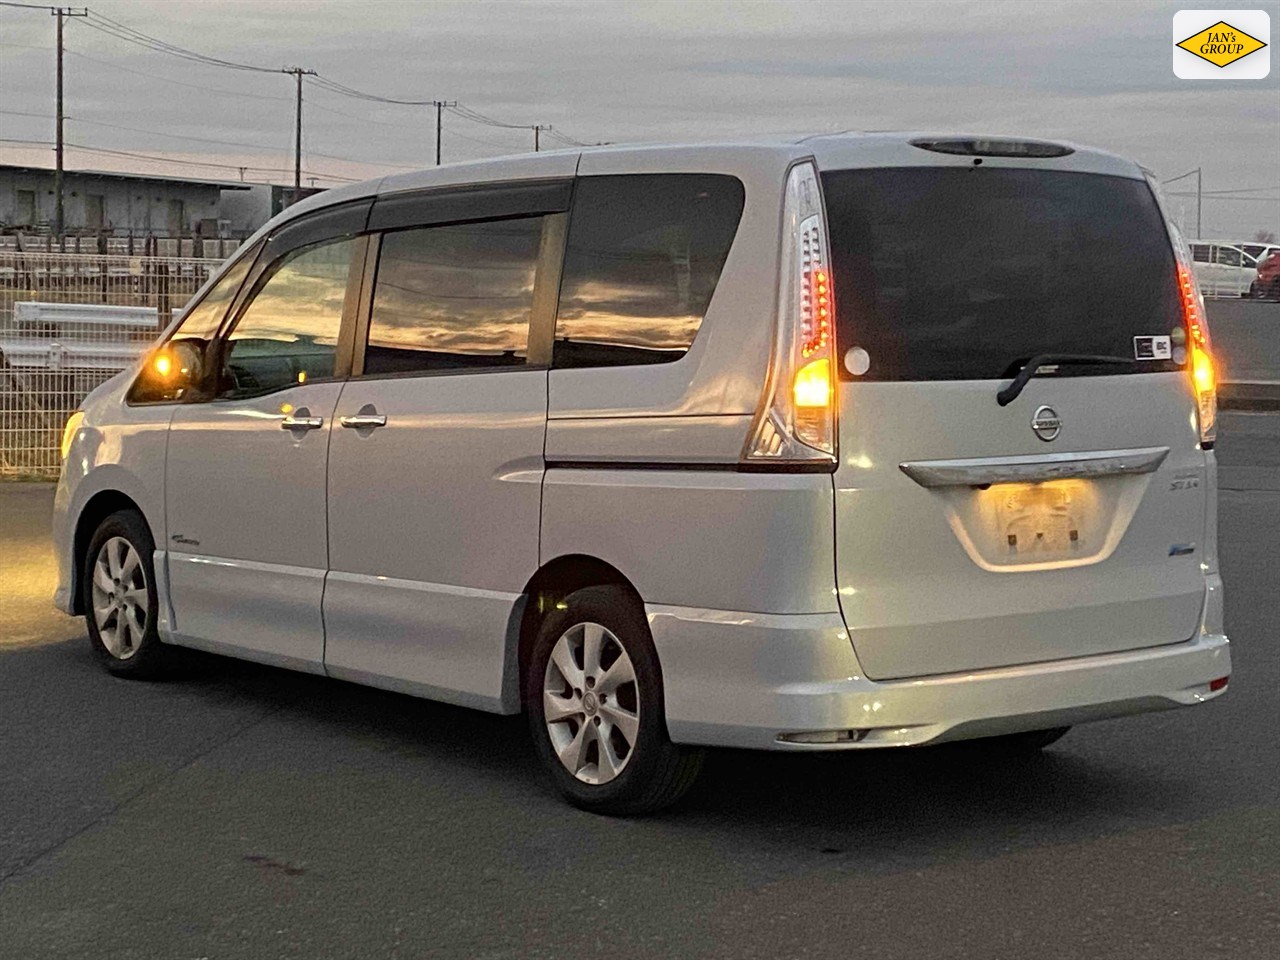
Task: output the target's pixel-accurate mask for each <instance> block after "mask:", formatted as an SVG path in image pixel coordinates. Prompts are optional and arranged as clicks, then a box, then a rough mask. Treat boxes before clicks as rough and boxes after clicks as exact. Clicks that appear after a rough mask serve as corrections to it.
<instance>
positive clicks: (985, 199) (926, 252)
mask: <svg viewBox="0 0 1280 960" xmlns="http://www.w3.org/2000/svg"><path fill="white" fill-rule="evenodd" d="M822 182H823V193H824V195H825V200H826V205H827V212H828V216H829V220H830V230H831V247H832V275H833V279H834V281H835V293H836V321H837V338H838V343H839V344H840V349H841V350H842V351H843V350H848V349H849V348H851V347H855V346H856V347H862V348H863V349H865V350H866V351H867V352H868V353H869V354H870V357H871V366H870V368H869V370H868V371H867V372H866V373H865V374H864V375H862V376H861V377H859V378H858V379H863V380H987V379H999V378H1003V377H1008V376H1012V375H1013V374H1014V373H1015V372H1016V371H1017V370H1018V369H1019V367H1020V366H1021V365H1022V364H1024V363H1026V361H1028V360H1030V359H1031V358H1032V357H1033V356H1035V355H1037V354H1041V353H1075V354H1101V355H1109V356H1120V357H1126V358H1133V357H1134V355H1135V346H1134V337H1139V336H1172V337H1174V338H1175V339H1176V338H1178V337H1180V336H1181V331H1182V313H1181V307H1180V304H1179V302H1178V286H1177V278H1176V272H1175V271H1176V268H1175V263H1174V256H1173V249H1172V247H1171V245H1170V242H1169V238H1168V234H1167V232H1166V228H1165V225H1164V221H1163V218H1162V216H1161V214H1160V211H1159V208H1158V207H1157V205H1156V201H1155V198H1154V197H1153V196H1152V194H1151V190H1150V188H1149V187H1148V186H1147V184H1146V183H1145V182H1143V181H1141V180H1130V179H1127V178H1123V177H1110V176H1099V175H1096V174H1082V173H1067V172H1060V171H1040V170H1025V169H1017V170H1014V169H1007V168H1006V169H999V168H992V167H977V168H976V167H964V168H906V169H870V170H839V171H832V172H828V173H826V174H824V175H823V178H822ZM840 369H841V376H842V377H845V378H846V379H848V378H850V377H851V374H849V373H848V371H847V370H845V369H844V365H843V364H841V365H840ZM1172 369H1180V366H1179V365H1177V364H1175V363H1173V362H1172V361H1169V360H1158V361H1144V362H1143V363H1141V364H1138V365H1135V366H1132V367H1117V366H1114V365H1106V366H1104V365H1096V366H1065V365H1064V366H1062V367H1060V368H1059V369H1058V373H1059V375H1062V376H1072V375H1088V374H1099V373H1105V374H1115V373H1117V372H1129V371H1133V372H1152V371H1159V370H1172Z"/></svg>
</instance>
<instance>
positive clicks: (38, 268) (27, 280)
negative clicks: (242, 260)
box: [0, 241, 222, 478]
mask: <svg viewBox="0 0 1280 960" xmlns="http://www.w3.org/2000/svg"><path fill="white" fill-rule="evenodd" d="M187 244H188V249H190V246H189V241H188V242H187ZM221 262H222V261H221V260H215V259H204V258H199V259H197V258H193V257H190V256H188V257H135V256H130V255H129V254H127V253H120V254H84V253H48V252H32V251H31V250H29V249H28V250H22V251H17V250H12V249H7V248H5V247H2V246H0V478H3V477H17V476H29V477H36V478H41V477H42V478H53V477H56V476H57V475H58V470H59V469H60V466H61V464H60V462H59V450H58V447H59V445H60V442H61V439H62V427H63V425H64V424H65V423H66V420H67V417H69V416H70V415H71V413H72V412H73V411H75V409H76V408H77V407H78V406H79V404H80V401H81V400H83V399H84V396H85V394H87V393H88V392H89V391H90V390H93V389H94V388H95V387H97V386H98V385H99V384H101V383H103V382H105V381H106V380H108V379H110V378H111V377H112V376H113V375H115V374H116V373H117V372H119V371H120V370H123V369H125V368H126V367H128V366H129V365H130V364H132V363H133V361H134V360H135V359H136V358H137V357H138V355H139V354H140V353H141V352H142V351H144V350H146V349H147V345H148V344H149V343H151V342H152V341H153V340H154V339H155V337H156V334H157V333H158V332H159V331H160V330H161V329H163V328H164V327H165V326H167V325H168V323H169V319H170V317H172V315H173V313H174V312H175V311H177V310H181V309H182V307H183V306H184V305H185V304H186V302H187V301H188V300H190V299H191V296H192V294H194V293H195V292H196V291H197V290H199V289H200V287H201V286H202V285H203V284H204V282H205V280H207V279H208V278H209V276H210V274H211V273H212V272H213V271H214V270H216V269H217V267H218V266H219V264H220V263H221Z"/></svg>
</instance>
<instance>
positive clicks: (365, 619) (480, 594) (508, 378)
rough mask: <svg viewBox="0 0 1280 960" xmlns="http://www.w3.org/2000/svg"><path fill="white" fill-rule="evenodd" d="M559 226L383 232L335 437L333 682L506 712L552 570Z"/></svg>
mask: <svg viewBox="0 0 1280 960" xmlns="http://www.w3.org/2000/svg"><path fill="white" fill-rule="evenodd" d="M374 219H375V220H376V219H377V207H376V206H375V208H374ZM562 221H563V217H557V216H545V217H544V216H535V215H527V216H523V217H518V218H515V217H511V218H506V219H497V220H489V221H481V222H471V223H462V224H456V223H455V224H451V225H439V226H428V227H411V228H407V229H399V230H394V231H388V232H386V233H384V234H382V237H381V242H380V250H379V251H378V254H377V256H378V266H377V272H376V280H375V282H374V285H373V289H372V291H371V293H370V294H367V296H366V298H365V300H366V302H369V303H370V308H369V318H368V333H367V340H364V338H361V337H359V335H358V337H357V344H356V348H355V353H356V359H355V365H356V372H353V376H352V378H351V379H350V380H349V381H348V383H347V385H346V386H345V388H344V389H343V391H342V396H341V398H340V400H339V402H338V409H337V412H336V417H337V425H336V426H335V428H334V430H333V437H332V440H331V446H330V456H329V531H330V544H329V548H330V572H329V579H328V582H327V585H326V587H325V597H324V616H325V626H326V632H327V644H326V652H325V666H326V668H327V670H328V672H329V673H330V674H331V675H333V676H337V677H344V678H347V679H353V680H360V681H363V682H368V683H373V684H377V685H380V686H386V687H391V688H394V689H403V690H406V691H409V692H413V693H418V694H425V695H428V696H432V697H435V698H438V699H443V700H449V701H452V702H456V703H462V704H466V705H469V706H476V707H481V708H487V709H503V708H504V706H507V705H509V704H507V703H506V700H510V699H511V697H510V694H511V691H510V690H508V691H507V694H508V695H507V697H506V698H505V700H504V696H503V678H504V658H505V657H506V655H507V654H508V653H509V650H510V647H509V644H510V641H511V639H512V638H513V637H514V636H515V627H516V624H517V623H518V619H519V613H520V610H521V606H520V603H519V601H520V597H521V594H522V593H523V591H524V588H525V585H526V584H527V582H528V580H529V578H530V577H531V576H532V575H533V573H534V572H535V571H536V570H537V567H538V522H539V510H540V503H541V484H542V475H543V459H542V453H543V442H544V437H545V432H546V411H547V373H546V368H545V354H546V353H547V352H548V351H547V349H546V348H545V347H544V348H543V349H542V350H541V351H540V350H539V348H538V347H537V346H531V342H530V339H531V338H530V325H531V319H533V320H534V328H535V329H539V328H540V324H539V322H538V320H537V319H536V318H537V317H543V318H544V319H545V320H546V322H547V325H546V327H545V328H546V329H547V330H548V331H549V329H550V327H549V322H550V319H551V318H550V311H551V307H552V305H553V304H554V291H555V289H556V286H557V284H558V272H559V256H558V255H559V248H558V247H556V238H557V237H559V236H562V227H563V223H562ZM548 250H553V251H554V255H551V254H548V253H547V252H546V251H548ZM548 290H549V291H550V297H549V298H548V295H547V291H548ZM534 339H535V340H536V339H537V338H536V336H535V338H534ZM546 341H547V347H549V337H548V338H546ZM540 354H541V355H540ZM539 360H541V361H542V362H538V361H539Z"/></svg>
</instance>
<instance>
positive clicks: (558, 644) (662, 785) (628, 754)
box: [525, 586, 703, 815]
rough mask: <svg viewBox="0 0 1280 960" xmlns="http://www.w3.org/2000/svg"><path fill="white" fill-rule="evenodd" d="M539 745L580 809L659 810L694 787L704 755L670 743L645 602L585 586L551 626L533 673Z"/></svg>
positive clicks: (530, 683)
mask: <svg viewBox="0 0 1280 960" xmlns="http://www.w3.org/2000/svg"><path fill="white" fill-rule="evenodd" d="M525 703H526V705H527V707H528V712H529V726H530V731H531V733H532V735H533V742H534V748H535V750H536V751H537V753H538V756H539V757H540V758H541V760H542V761H543V765H544V766H545V767H546V769H547V772H548V773H549V774H550V775H551V779H552V781H553V782H554V783H555V785H556V787H557V789H559V791H560V792H561V794H563V795H564V797H565V798H566V799H567V800H568V801H569V802H570V803H572V804H574V805H575V806H578V807H581V808H582V809H584V810H590V811H593V812H595V813H604V814H612V815H635V814H644V813H653V812H655V811H657V810H661V809H663V808H665V807H669V806H670V805H672V804H673V803H675V802H676V801H677V800H679V799H680V798H681V797H682V796H683V795H684V794H685V793H686V792H687V791H688V789H689V788H690V787H691V786H692V785H693V781H694V778H695V777H696V776H697V774H698V770H699V769H700V768H701V766H702V758H703V752H702V751H701V750H690V749H688V748H683V747H678V746H676V745H675V744H673V743H672V742H671V741H670V739H669V738H668V737H667V724H666V714H665V711H664V709H663V697H662V672H661V670H660V668H659V664H658V656H657V653H656V652H655V651H654V648H653V641H652V639H651V638H650V634H649V625H648V623H647V622H646V620H645V617H644V611H643V609H642V608H641V607H640V605H639V603H638V602H637V601H636V600H635V598H633V597H632V596H630V595H629V594H628V593H626V592H625V591H623V590H621V589H619V588H617V587H604V586H600V587H586V588H583V589H581V590H576V591H574V592H573V593H571V594H569V596H568V597H566V598H564V600H563V601H561V602H560V603H557V604H556V607H555V609H553V610H552V611H551V613H550V614H549V615H548V616H547V617H546V619H545V620H544V621H543V622H542V626H541V628H540V629H539V631H538V636H537V639H536V640H535V641H534V646H533V651H532V655H531V656H530V658H529V663H528V666H527V670H526V675H525Z"/></svg>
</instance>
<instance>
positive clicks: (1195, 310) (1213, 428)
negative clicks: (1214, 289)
mask: <svg viewBox="0 0 1280 960" xmlns="http://www.w3.org/2000/svg"><path fill="white" fill-rule="evenodd" d="M1178 293H1179V295H1180V297H1181V299H1182V319H1183V322H1184V323H1185V324H1186V328H1187V370H1188V372H1189V373H1190V375H1191V389H1192V392H1193V393H1194V394H1195V397H1196V409H1197V411H1198V414H1199V421H1200V445H1201V446H1202V447H1204V448H1205V449H1209V448H1211V447H1212V446H1213V441H1214V438H1215V437H1216V436H1217V434H1218V376H1217V372H1216V371H1215V370H1214V364H1213V351H1212V350H1211V349H1210V347H1209V325H1208V323H1207V322H1206V321H1205V316H1204V300H1203V298H1202V297H1201V296H1200V288H1199V287H1198V286H1197V284H1196V278H1195V274H1193V273H1192V272H1191V268H1190V267H1189V266H1188V265H1187V263H1186V261H1185V260H1183V259H1182V258H1179V260H1178Z"/></svg>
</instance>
